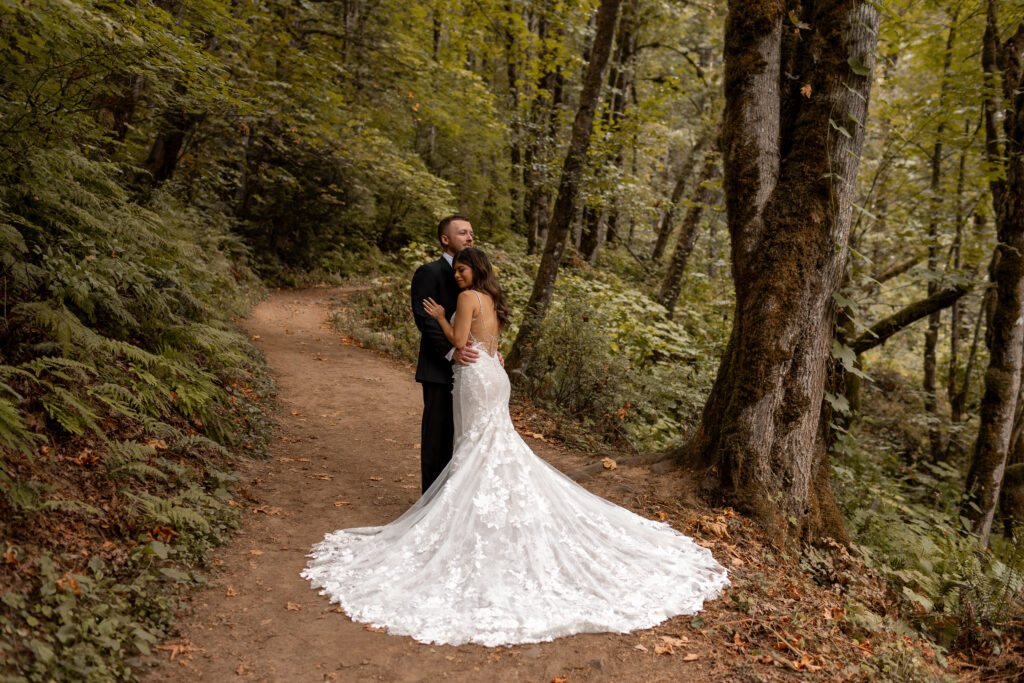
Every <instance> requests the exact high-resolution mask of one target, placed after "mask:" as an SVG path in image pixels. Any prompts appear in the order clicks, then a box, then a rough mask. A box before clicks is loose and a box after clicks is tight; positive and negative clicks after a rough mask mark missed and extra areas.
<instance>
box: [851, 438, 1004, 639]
mask: <svg viewBox="0 0 1024 683" xmlns="http://www.w3.org/2000/svg"><path fill="white" fill-rule="evenodd" d="M864 436H865V435H864V434H862V433H858V432H857V431H856V430H855V431H854V433H853V437H854V438H852V439H850V440H849V441H848V444H849V448H848V450H847V452H846V453H845V457H844V458H843V459H842V461H836V462H834V463H833V468H832V471H833V484H834V488H835V491H836V493H837V499H838V502H839V504H840V506H841V508H842V510H843V514H844V517H845V519H846V521H847V526H848V528H849V531H850V533H851V536H852V537H853V539H854V541H855V543H856V547H857V549H858V550H859V552H860V554H861V556H862V557H863V558H864V560H865V562H866V563H867V565H868V566H869V567H871V568H872V569H873V570H874V571H875V572H876V573H877V574H878V575H879V576H881V577H882V578H884V579H885V580H886V581H887V582H888V584H889V587H890V589H891V590H892V591H893V593H894V594H895V595H896V596H897V600H898V602H899V603H900V604H901V606H902V613H903V615H904V618H905V619H906V621H907V622H908V623H910V624H911V625H913V627H914V628H917V629H919V630H921V631H922V632H924V633H926V634H928V635H929V637H931V638H933V639H934V641H935V642H936V643H937V644H938V645H940V646H941V647H945V648H951V647H954V646H965V645H976V644H977V643H975V642H966V641H968V640H972V639H977V638H984V637H986V636H985V634H991V636H992V637H993V638H996V639H998V637H1000V636H1001V634H1002V629H1003V628H1004V627H1006V626H1007V625H1008V624H1009V623H1010V622H1011V621H1012V620H1014V619H1017V620H1019V619H1021V618H1022V617H1024V533H1021V529H1020V528H1018V530H1017V532H1016V533H1015V534H1013V535H1012V536H1009V537H1004V536H999V535H996V534H993V536H992V538H991V543H990V547H989V548H988V549H985V550H981V549H979V545H978V538H977V537H976V536H974V535H973V534H972V533H970V528H971V525H970V521H969V520H968V519H967V518H966V517H964V516H962V515H961V512H960V511H961V509H962V505H963V484H962V475H961V473H960V471H959V470H958V469H957V468H956V467H954V466H952V465H951V464H949V463H945V462H938V463H933V462H928V461H920V462H915V463H908V462H907V461H906V460H905V456H904V454H903V452H902V451H901V449H898V448H885V447H883V445H882V444H881V443H879V442H878V441H877V440H871V441H870V442H869V446H865V445H864V443H863V441H862V439H863V437H864ZM868 447H870V449H871V450H870V451H868V450H867V448H868ZM979 627H981V628H980V629H979Z"/></svg>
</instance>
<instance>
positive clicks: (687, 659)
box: [683, 652, 700, 662]
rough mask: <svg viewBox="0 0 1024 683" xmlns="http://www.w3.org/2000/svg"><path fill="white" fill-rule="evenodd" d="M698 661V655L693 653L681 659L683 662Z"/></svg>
mask: <svg viewBox="0 0 1024 683" xmlns="http://www.w3.org/2000/svg"><path fill="white" fill-rule="evenodd" d="M698 659H700V655H698V654H696V653H694V652H691V653H690V654H688V655H686V656H685V657H683V661H684V662H696V661H697V660H698Z"/></svg>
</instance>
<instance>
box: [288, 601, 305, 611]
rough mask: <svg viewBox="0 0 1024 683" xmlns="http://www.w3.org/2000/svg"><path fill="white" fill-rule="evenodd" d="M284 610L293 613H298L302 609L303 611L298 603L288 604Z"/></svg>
mask: <svg viewBox="0 0 1024 683" xmlns="http://www.w3.org/2000/svg"><path fill="white" fill-rule="evenodd" d="M284 608H285V609H287V610H291V611H292V612H298V611H299V610H300V609H302V605H300V604H299V603H297V602H286V603H285V604H284Z"/></svg>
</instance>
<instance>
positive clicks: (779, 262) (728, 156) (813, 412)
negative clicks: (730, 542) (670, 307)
mask: <svg viewBox="0 0 1024 683" xmlns="http://www.w3.org/2000/svg"><path fill="white" fill-rule="evenodd" d="M787 15H788V12H787V7H786V6H784V5H783V4H782V3H778V2H769V1H767V0H765V1H761V2H749V1H748V2H743V1H742V0H731V2H730V3H729V15H728V17H727V19H726V32H725V113H724V121H723V128H722V136H721V150H722V159H723V170H724V180H723V187H724V191H725V205H726V214H727V220H728V227H729V232H730V236H731V250H732V265H733V281H734V283H735V289H736V308H735V313H734V317H733V328H732V334H731V336H730V339H729V343H728V345H727V347H726V351H725V355H724V357H723V358H722V361H721V365H720V366H719V370H718V376H717V378H716V380H715V384H714V387H713V388H712V391H711V395H710V397H709V398H708V401H707V404H706V405H705V408H704V413H703V415H702V419H701V423H700V425H699V426H698V428H697V430H696V431H695V433H694V436H693V438H692V439H691V440H690V441H689V442H688V443H687V444H686V445H685V446H683V447H682V448H681V449H680V453H679V455H681V456H683V459H684V462H687V463H689V464H690V465H692V466H695V467H698V468H700V469H701V471H702V472H703V474H704V477H703V482H704V484H705V486H706V487H707V492H708V493H710V494H712V495H713V496H715V497H716V498H717V499H719V500H721V501H723V502H726V503H728V504H731V505H734V506H736V507H737V508H739V509H741V510H743V511H744V512H746V513H747V514H749V515H751V516H753V517H754V518H755V519H757V520H758V521H759V522H760V523H761V524H762V525H763V526H764V528H765V529H766V531H767V532H768V534H769V535H770V537H771V538H772V539H773V540H774V541H775V542H776V543H778V544H779V545H787V544H788V543H790V542H793V541H796V540H799V539H808V540H816V539H821V538H824V537H834V538H837V539H839V540H841V541H846V540H848V535H847V533H846V530H845V526H844V524H843V520H842V517H841V515H840V514H839V510H838V508H837V506H836V504H835V500H834V497H833V494H832V486H831V481H830V460H829V454H828V452H827V450H826V448H825V444H826V432H827V426H828V421H827V418H828V412H827V406H825V408H824V409H823V405H824V404H823V397H824V390H825V381H826V374H827V372H828V369H829V366H830V352H831V344H832V330H833V324H834V318H835V310H834V304H833V298H832V297H833V294H834V292H835V291H836V288H837V287H838V285H839V281H840V278H841V276H842V273H843V270H844V268H845V264H846V259H847V256H848V244H847V241H848V238H849V230H850V223H851V218H852V207H851V201H852V198H853V192H854V188H855V184H856V178H857V167H858V164H859V156H860V151H861V148H862V147H863V142H864V121H865V117H866V114H867V103H868V95H869V93H870V89H871V79H870V69H871V65H872V63H873V61H874V56H873V55H874V51H875V44H876V42H877V29H878V23H879V14H878V11H877V10H876V9H875V8H874V6H873V5H872V4H869V3H868V2H865V1H864V0H832V1H829V2H820V3H815V5H814V6H813V7H811V6H809V5H805V6H804V8H803V14H802V15H801V14H800V13H798V12H796V10H794V15H795V17H796V18H797V19H799V20H800V21H801V22H802V23H804V24H806V25H807V26H809V27H810V28H808V29H799V32H800V34H801V35H800V36H795V35H794V34H793V31H794V29H792V27H789V16H787ZM784 22H785V23H786V25H787V28H786V30H785V32H784V31H783V23H784ZM787 74H799V75H800V78H801V80H791V79H790V78H789V77H788V76H787ZM805 86H809V91H808V90H807V89H806V87H805ZM801 88H804V90H803V92H801ZM807 95H809V97H808V96H807ZM838 128H842V131H839V130H837V129H838ZM823 414H824V416H825V418H826V419H825V420H822V417H823Z"/></svg>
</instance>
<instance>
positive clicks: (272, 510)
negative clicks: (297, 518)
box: [252, 505, 281, 515]
mask: <svg viewBox="0 0 1024 683" xmlns="http://www.w3.org/2000/svg"><path fill="white" fill-rule="evenodd" d="M252 511H253V513H256V512H262V513H263V514H265V515H279V514H281V508H279V507H277V506H276V505H275V506H271V505H260V506H259V507H255V508H253V509H252Z"/></svg>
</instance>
